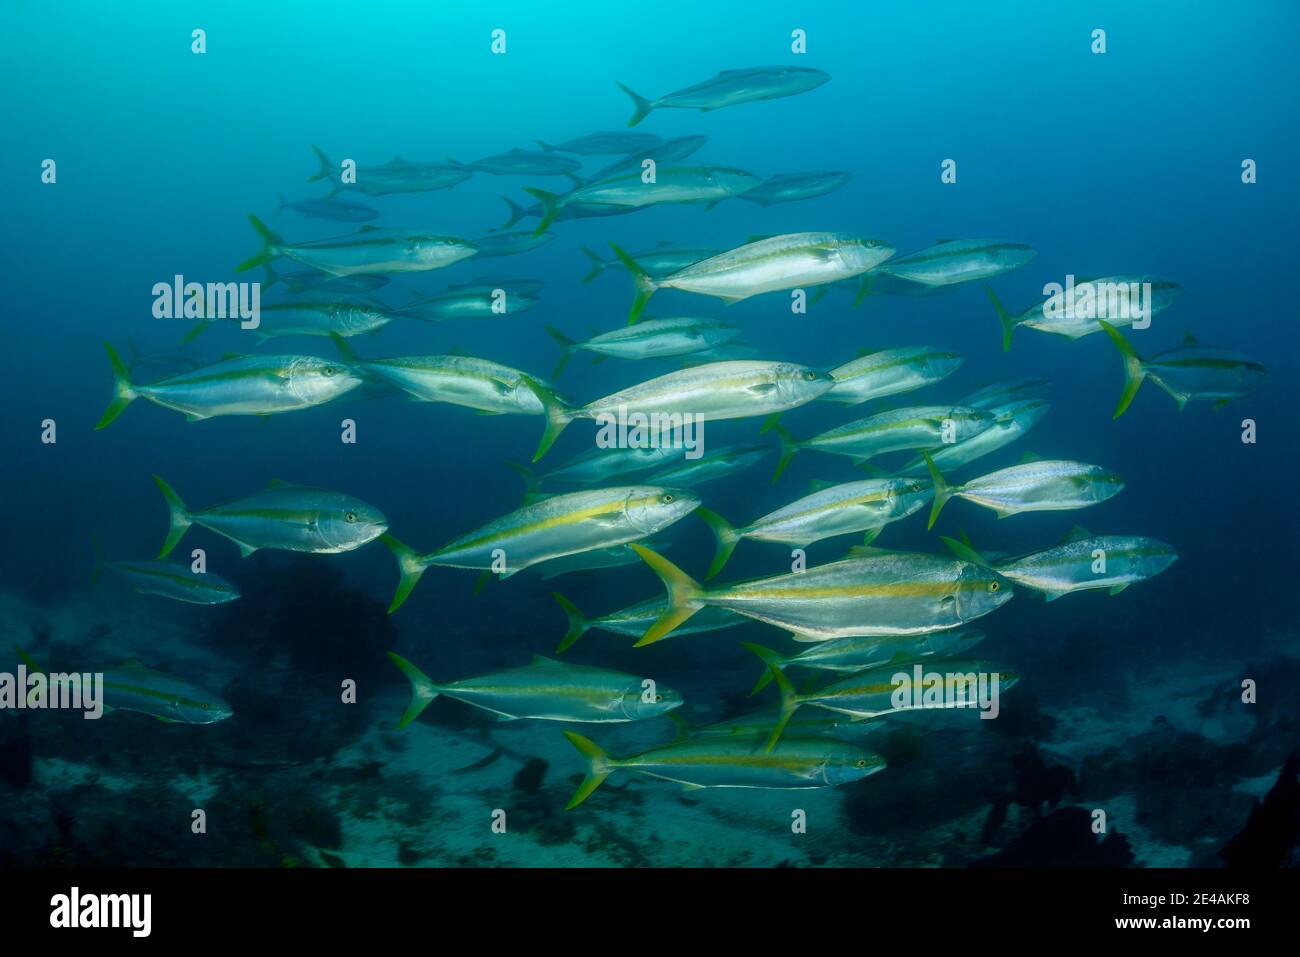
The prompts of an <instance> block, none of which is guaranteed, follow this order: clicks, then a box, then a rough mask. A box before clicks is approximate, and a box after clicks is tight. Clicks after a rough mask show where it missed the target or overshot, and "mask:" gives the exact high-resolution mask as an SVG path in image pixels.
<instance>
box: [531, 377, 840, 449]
mask: <svg viewBox="0 0 1300 957" xmlns="http://www.w3.org/2000/svg"><path fill="white" fill-rule="evenodd" d="M834 383H835V380H834V379H832V378H831V376H830V373H829V372H818V371H816V370H815V369H810V368H808V367H807V366H802V365H797V364H795V363H793V362H766V361H760V360H733V361H727V362H710V363H706V364H704V365H700V366H693V367H691V368H689V369H681V370H679V371H677V372H670V373H668V374H667V375H662V376H659V377H657V378H654V379H650V380H648V381H646V382H642V383H639V384H637V385H634V386H630V387H628V388H626V389H622V390H620V391H618V392H614V393H612V394H610V395H607V396H605V397H604V398H602V399H596V400H595V401H592V402H588V403H587V404H586V405H582V406H573V405H570V404H568V403H567V402H565V401H564V400H563V399H561V398H560V397H559V396H558V395H556V394H555V392H554V390H552V389H550V388H548V387H547V386H545V385H543V384H541V383H540V382H534V391H535V392H536V393H537V397H538V398H539V399H540V400H541V401H542V405H543V406H544V407H545V408H546V418H547V427H546V434H545V435H543V436H542V442H541V445H539V446H538V448H537V453H536V454H535V455H534V456H533V461H534V462H536V461H537V460H538V459H540V458H541V457H542V456H543V455H545V454H546V450H547V449H549V448H550V447H551V445H552V444H553V443H554V442H555V440H556V438H557V437H558V436H559V434H560V433H561V432H562V431H564V428H565V426H567V425H568V424H569V423H570V422H572V421H573V420H574V419H603V420H606V421H618V420H620V418H621V417H622V416H629V417H630V416H632V415H637V414H640V415H645V416H647V417H649V416H652V415H653V416H657V417H658V421H660V422H662V421H663V420H664V419H665V418H668V419H670V420H671V419H673V417H676V418H677V420H678V421H681V420H682V419H683V418H684V417H685V416H693V417H694V418H695V419H696V420H697V421H707V420H717V419H742V418H747V417H749V416H755V415H767V414H768V413H770V412H780V411H784V410H786V409H793V408H795V407H796V406H800V405H803V404H805V403H807V402H811V401H812V400H813V399H815V398H817V397H818V396H819V395H821V394H822V393H823V392H825V391H826V390H828V389H829V388H830V387H831V386H832V385H834Z"/></svg>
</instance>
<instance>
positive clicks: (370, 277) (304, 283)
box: [262, 262, 388, 295]
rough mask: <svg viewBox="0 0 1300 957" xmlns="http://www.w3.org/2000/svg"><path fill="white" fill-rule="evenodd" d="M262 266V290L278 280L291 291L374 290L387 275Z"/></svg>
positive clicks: (339, 291)
mask: <svg viewBox="0 0 1300 957" xmlns="http://www.w3.org/2000/svg"><path fill="white" fill-rule="evenodd" d="M262 268H263V269H265V270H266V282H264V283H263V284H262V288H263V290H266V289H270V288H271V287H272V286H274V285H275V284H276V283H278V282H282V283H284V284H285V286H287V287H288V289H289V292H291V293H302V292H311V293H321V294H322V295H328V294H332V293H338V294H343V295H348V294H350V293H356V292H374V291H375V290H376V289H381V288H383V287H384V286H386V285H388V277H387V276H380V275H377V274H375V273H353V274H352V275H350V276H331V275H330V274H329V273H324V272H321V271H320V270H318V269H307V270H303V271H302V272H276V271H275V270H274V269H272V268H271V264H270V263H269V262H268V263H263V264H262Z"/></svg>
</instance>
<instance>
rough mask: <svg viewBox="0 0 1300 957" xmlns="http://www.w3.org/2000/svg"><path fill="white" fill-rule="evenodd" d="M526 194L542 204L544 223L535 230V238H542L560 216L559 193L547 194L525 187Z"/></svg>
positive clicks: (544, 191) (541, 190)
mask: <svg viewBox="0 0 1300 957" xmlns="http://www.w3.org/2000/svg"><path fill="white" fill-rule="evenodd" d="M524 192H525V193H528V194H529V195H530V196H533V197H535V198H536V199H537V201H538V202H539V203H541V204H542V221H541V222H540V223H538V225H537V228H536V229H534V230H533V235H534V236H540V235H541V234H542V233H544V232H546V230H547V227H549V226H550V225H551V223H553V222H555V217H556V216H558V215H559V214H560V196H559V194H558V193H551V192H547V191H546V190H544V189H536V188H535V187H532V186H525V187H524Z"/></svg>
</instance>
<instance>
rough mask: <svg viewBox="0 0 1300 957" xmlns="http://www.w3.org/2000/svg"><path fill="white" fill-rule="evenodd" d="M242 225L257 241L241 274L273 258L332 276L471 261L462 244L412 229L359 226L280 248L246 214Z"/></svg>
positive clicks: (471, 252) (465, 244) (280, 244)
mask: <svg viewBox="0 0 1300 957" xmlns="http://www.w3.org/2000/svg"><path fill="white" fill-rule="evenodd" d="M248 221H249V222H250V223H252V224H253V228H254V229H256V230H257V233H258V235H259V236H261V237H262V248H261V250H260V251H259V252H258V253H257V255H255V256H252V257H250V258H248V259H245V260H244V261H243V262H242V263H240V264H239V265H238V266H236V267H235V272H244V271H245V270H248V269H252V268H253V267H254V266H261V265H263V264H265V263H268V262H270V261H271V260H273V259H275V258H276V257H277V256H288V257H289V258H290V259H292V260H294V261H296V262H300V263H302V264H303V265H305V266H311V267H312V268H313V269H319V270H320V271H321V272H327V273H329V274H330V275H332V276H350V275H354V274H356V273H366V274H370V273H393V274H397V273H408V272H428V271H429V270H431V269H442V268H443V267H445V266H450V265H451V264H452V263H456V262H460V261H461V260H462V259H467V258H469V257H470V256H473V255H474V253H475V249H474V247H473V246H471V245H470V244H469V243H468V242H466V241H465V240H463V239H456V238H455V237H452V236H439V235H437V234H435V233H429V232H424V231H422V230H417V229H380V228H378V227H376V226H362V227H361V229H360V230H359V231H358V232H355V233H348V234H347V235H346V236H335V237H333V238H330V239H313V240H311V241H309V242H305V243H286V242H285V241H284V240H283V239H281V238H280V237H279V236H277V235H276V234H275V233H273V232H271V230H270V229H269V228H268V227H267V225H266V224H265V223H263V222H262V221H261V220H260V219H258V218H257V217H256V216H254V215H253V214H252V213H249V214H248Z"/></svg>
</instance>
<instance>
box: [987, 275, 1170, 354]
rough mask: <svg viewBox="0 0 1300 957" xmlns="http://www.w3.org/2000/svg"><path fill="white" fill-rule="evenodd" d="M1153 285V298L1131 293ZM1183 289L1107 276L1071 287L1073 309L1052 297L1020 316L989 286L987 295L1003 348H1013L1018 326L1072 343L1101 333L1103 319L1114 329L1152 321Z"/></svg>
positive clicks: (1166, 282)
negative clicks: (1142, 319) (1142, 320)
mask: <svg viewBox="0 0 1300 957" xmlns="http://www.w3.org/2000/svg"><path fill="white" fill-rule="evenodd" d="M1148 284H1149V286H1150V290H1151V292H1150V296H1149V297H1148V298H1146V299H1145V301H1139V299H1138V297H1137V296H1135V295H1134V294H1133V293H1132V292H1131V290H1133V289H1135V288H1142V289H1145V288H1147V285H1148ZM1182 288H1183V287H1182V286H1180V285H1178V283H1176V282H1170V281H1169V280H1167V279H1158V278H1157V277H1155V276H1106V277H1104V278H1102V279H1080V280H1078V281H1077V282H1075V283H1074V284H1073V285H1072V286H1070V291H1071V297H1070V302H1069V308H1068V309H1067V308H1066V307H1065V304H1064V303H1062V302H1061V300H1060V297H1058V296H1051V297H1049V298H1047V299H1045V300H1044V301H1043V302H1040V303H1037V304H1035V305H1032V306H1030V307H1029V308H1028V309H1026V310H1025V311H1024V312H1022V313H1020V314H1019V315H1014V316H1013V315H1012V314H1011V313H1009V312H1008V311H1007V310H1006V309H1005V308H1004V307H1003V305H1002V303H1001V302H1000V301H999V300H998V297H997V296H996V295H994V294H993V290H992V289H990V288H989V287H988V286H985V287H984V292H985V293H986V294H987V295H988V297H989V301H990V302H992V303H993V308H994V309H996V310H997V313H998V319H999V320H1001V322H1002V349H1003V351H1006V350H1009V349H1010V348H1011V334H1012V333H1013V332H1015V331H1016V327H1017V326H1025V327H1027V328H1029V329H1037V330H1038V331H1039V332H1050V333H1052V334H1053V335H1058V336H1064V337H1065V338H1066V339H1070V340H1071V341H1073V340H1075V339H1081V338H1083V337H1084V336H1088V335H1092V333H1094V332H1100V331H1101V325H1100V324H1099V320H1105V321H1106V322H1109V323H1110V324H1111V325H1112V326H1129V325H1132V324H1133V320H1134V319H1137V318H1138V317H1139V315H1140V314H1142V313H1143V312H1144V311H1145V313H1146V318H1147V319H1150V318H1151V316H1154V315H1155V314H1156V313H1159V312H1163V311H1164V310H1165V309H1168V308H1169V307H1170V306H1171V305H1173V302H1174V300H1175V299H1177V298H1178V294H1179V293H1180V292H1182Z"/></svg>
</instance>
